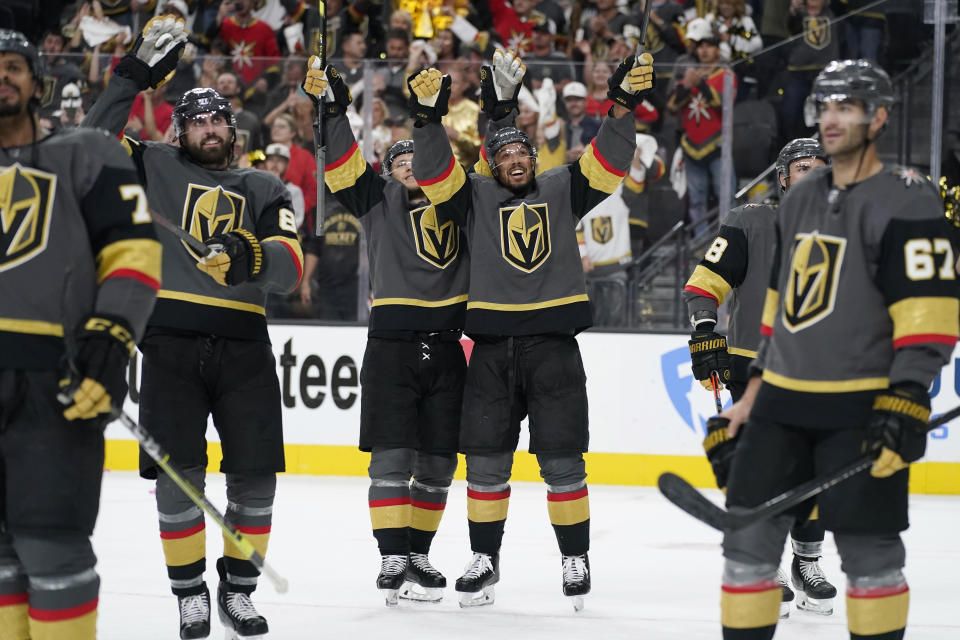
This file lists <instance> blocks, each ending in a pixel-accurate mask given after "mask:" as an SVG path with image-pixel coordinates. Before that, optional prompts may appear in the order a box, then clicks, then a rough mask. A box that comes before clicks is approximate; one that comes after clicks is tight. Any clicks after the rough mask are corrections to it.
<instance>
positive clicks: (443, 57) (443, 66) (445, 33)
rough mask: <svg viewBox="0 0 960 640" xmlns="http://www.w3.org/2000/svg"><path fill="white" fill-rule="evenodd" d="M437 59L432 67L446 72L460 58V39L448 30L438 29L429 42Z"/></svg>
mask: <svg viewBox="0 0 960 640" xmlns="http://www.w3.org/2000/svg"><path fill="white" fill-rule="evenodd" d="M431 44H432V45H433V52H434V53H435V54H436V56H437V59H436V61H435V62H434V64H433V66H435V67H436V68H438V69H440V70H441V71H443V72H446V71H447V69H448V68H449V67H450V65H451V64H454V63H455V62H457V60H458V59H459V57H460V38H458V37H457V36H455V35H454V34H453V31H451V30H450V29H438V30H437V31H436V35H434V37H433V41H432V42H431Z"/></svg>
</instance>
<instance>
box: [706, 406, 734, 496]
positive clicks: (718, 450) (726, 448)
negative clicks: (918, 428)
mask: <svg viewBox="0 0 960 640" xmlns="http://www.w3.org/2000/svg"><path fill="white" fill-rule="evenodd" d="M728 424H730V421H729V420H728V419H726V418H721V417H720V416H713V417H712V418H710V419H708V420H707V437H705V438H704V439H703V450H704V452H705V453H706V454H707V460H709V461H710V466H711V467H713V475H714V476H716V478H717V487H719V488H720V489H725V488H726V487H727V478H728V477H729V476H730V465H731V464H733V452H734V450H735V449H736V447H737V439H736V438H731V437H730V434H729V433H728V432H727V425H728Z"/></svg>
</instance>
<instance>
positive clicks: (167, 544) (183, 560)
mask: <svg viewBox="0 0 960 640" xmlns="http://www.w3.org/2000/svg"><path fill="white" fill-rule="evenodd" d="M206 531H207V530H206V529H200V531H198V532H197V533H194V534H193V535H190V536H187V537H185V538H160V543H161V544H162V545H163V558H164V562H166V564H167V566H170V567H183V566H186V565H188V564H193V563H194V562H197V561H198V560H203V558H204V557H206V555H207V533H206Z"/></svg>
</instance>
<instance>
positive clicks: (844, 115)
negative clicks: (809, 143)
mask: <svg viewBox="0 0 960 640" xmlns="http://www.w3.org/2000/svg"><path fill="white" fill-rule="evenodd" d="M875 110H876V107H875V106H874V105H870V104H867V103H865V102H864V101H863V100H860V99H859V98H854V97H853V96H850V95H848V94H844V93H831V94H818V93H814V94H812V95H810V96H808V97H807V100H806V102H804V103H803V121H804V124H806V125H807V126H808V127H814V126H816V125H818V124H820V122H821V121H822V120H823V119H824V117H825V116H827V115H828V117H831V118H835V119H837V120H839V121H841V122H843V123H845V124H868V123H869V122H870V120H871V119H872V118H873V113H874V111H875Z"/></svg>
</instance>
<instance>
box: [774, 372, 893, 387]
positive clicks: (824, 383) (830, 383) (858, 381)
mask: <svg viewBox="0 0 960 640" xmlns="http://www.w3.org/2000/svg"><path fill="white" fill-rule="evenodd" d="M763 381H764V382H769V383H770V384H772V385H773V386H775V387H782V388H784V389H789V390H790V391H806V392H808V393H850V392H853V391H873V390H877V389H886V388H887V387H889V386H890V378H852V379H850V380H802V379H800V378H790V377H787V376H782V375H780V374H779V373H774V372H773V371H770V369H764V371H763Z"/></svg>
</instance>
